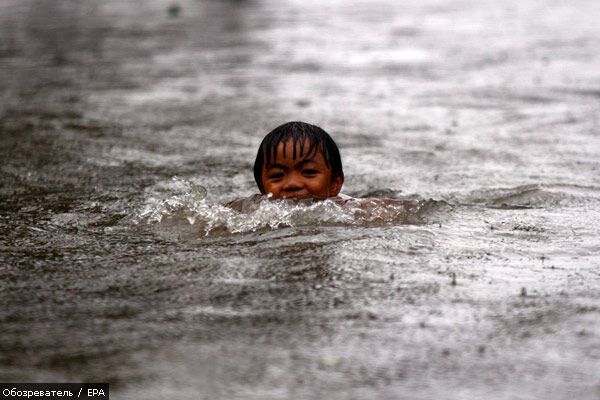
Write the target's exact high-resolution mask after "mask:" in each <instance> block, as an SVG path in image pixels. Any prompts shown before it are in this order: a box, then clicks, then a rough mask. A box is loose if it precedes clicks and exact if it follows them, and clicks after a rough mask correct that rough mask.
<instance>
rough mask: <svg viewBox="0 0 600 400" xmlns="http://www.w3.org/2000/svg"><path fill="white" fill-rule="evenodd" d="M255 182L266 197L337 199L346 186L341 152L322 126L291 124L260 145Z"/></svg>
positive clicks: (274, 131) (274, 132)
mask: <svg viewBox="0 0 600 400" xmlns="http://www.w3.org/2000/svg"><path fill="white" fill-rule="evenodd" d="M254 179H255V180H256V184H257V185H258V188H259V189H260V192H261V193H262V194H266V193H272V194H273V197H275V198H280V197H286V198H304V197H319V198H325V197H333V196H337V195H338V193H339V192H340V190H341V189H342V185H343V184H344V171H343V170H342V160H341V158H340V151H339V150H338V147H337V145H336V144H335V142H334V141H333V139H332V138H331V136H329V134H328V133H327V132H325V131H324V130H323V129H321V128H319V127H318V126H315V125H311V124H307V123H305V122H288V123H286V124H283V125H281V126H278V127H277V128H275V129H273V130H272V131H271V132H270V133H269V134H268V135H267V136H265V138H264V139H263V141H262V143H261V144H260V147H259V148H258V154H257V155H256V161H255V162H254Z"/></svg>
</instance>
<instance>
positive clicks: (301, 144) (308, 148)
mask: <svg viewBox="0 0 600 400" xmlns="http://www.w3.org/2000/svg"><path fill="white" fill-rule="evenodd" d="M274 150H275V151H271V152H270V157H269V159H268V160H267V164H271V163H274V162H281V161H283V160H305V159H314V160H315V161H324V157H323V146H322V144H321V143H314V142H311V141H310V140H309V139H304V140H297V141H296V142H295V143H294V141H293V140H292V139H291V138H290V139H287V140H283V141H281V142H279V143H277V146H276V148H275V149H274Z"/></svg>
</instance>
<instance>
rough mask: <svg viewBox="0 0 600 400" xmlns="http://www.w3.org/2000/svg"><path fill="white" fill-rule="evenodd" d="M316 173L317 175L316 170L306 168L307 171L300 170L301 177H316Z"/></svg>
mask: <svg viewBox="0 0 600 400" xmlns="http://www.w3.org/2000/svg"><path fill="white" fill-rule="evenodd" d="M318 173H319V170H317V169H311V168H308V169H304V170H302V175H309V176H310V175H317V174H318Z"/></svg>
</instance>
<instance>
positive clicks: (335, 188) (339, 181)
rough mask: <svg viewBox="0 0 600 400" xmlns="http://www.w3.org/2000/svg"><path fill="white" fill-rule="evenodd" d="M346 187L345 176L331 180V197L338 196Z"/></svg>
mask: <svg viewBox="0 0 600 400" xmlns="http://www.w3.org/2000/svg"><path fill="white" fill-rule="evenodd" d="M343 185H344V176H343V175H338V176H336V177H335V178H332V179H331V183H330V184H329V197H335V196H337V195H338V194H339V193H340V191H341V190H342V186H343Z"/></svg>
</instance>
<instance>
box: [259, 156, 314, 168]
mask: <svg viewBox="0 0 600 400" xmlns="http://www.w3.org/2000/svg"><path fill="white" fill-rule="evenodd" d="M310 163H316V161H315V160H314V159H312V158H307V159H305V160H302V161H300V162H299V163H298V164H296V166H298V167H303V166H305V165H306V164H310ZM271 168H280V169H287V168H288V167H286V166H285V165H283V164H279V163H272V164H268V165H267V166H266V168H265V169H271Z"/></svg>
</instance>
